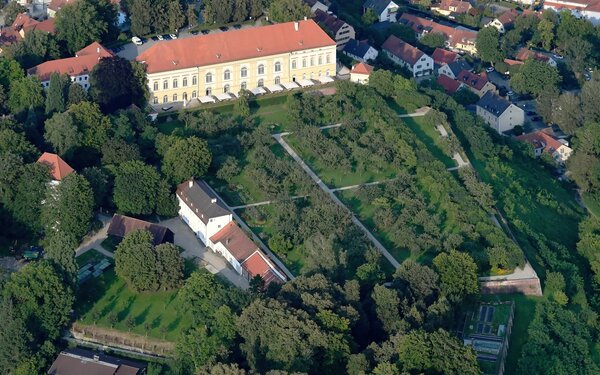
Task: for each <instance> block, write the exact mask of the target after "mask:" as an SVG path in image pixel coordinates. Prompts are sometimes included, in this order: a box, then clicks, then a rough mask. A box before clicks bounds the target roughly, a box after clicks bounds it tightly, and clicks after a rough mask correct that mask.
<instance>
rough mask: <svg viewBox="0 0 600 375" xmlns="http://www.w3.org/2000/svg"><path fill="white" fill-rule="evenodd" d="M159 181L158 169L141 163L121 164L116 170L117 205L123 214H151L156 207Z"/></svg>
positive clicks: (114, 193) (115, 196) (115, 190)
mask: <svg viewBox="0 0 600 375" xmlns="http://www.w3.org/2000/svg"><path fill="white" fill-rule="evenodd" d="M159 181H160V176H159V174H158V172H157V171H156V169H155V168H154V167H152V166H149V165H146V164H144V163H143V162H141V161H129V162H126V163H123V164H121V165H120V166H119V167H118V168H116V170H115V187H114V191H113V199H114V202H115V205H116V206H117V208H118V209H119V211H121V212H123V213H128V214H133V215H149V214H151V213H152V212H153V211H154V209H155V207H156V200H157V189H158V184H159Z"/></svg>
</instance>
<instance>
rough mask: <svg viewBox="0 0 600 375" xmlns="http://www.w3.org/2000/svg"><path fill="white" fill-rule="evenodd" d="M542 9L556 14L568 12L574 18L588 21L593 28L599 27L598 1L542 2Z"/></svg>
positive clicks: (599, 6)
mask: <svg viewBox="0 0 600 375" xmlns="http://www.w3.org/2000/svg"><path fill="white" fill-rule="evenodd" d="M544 9H552V10H554V11H556V12H560V11H563V10H568V11H570V12H571V13H572V14H573V15H574V16H575V17H578V18H585V19H587V20H589V21H590V22H591V23H592V24H593V25H594V26H596V25H600V0H549V1H544Z"/></svg>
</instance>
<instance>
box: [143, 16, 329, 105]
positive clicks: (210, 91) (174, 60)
mask: <svg viewBox="0 0 600 375" xmlns="http://www.w3.org/2000/svg"><path fill="white" fill-rule="evenodd" d="M137 60H138V61H139V62H141V63H143V64H145V66H146V74H147V77H148V85H149V87H150V93H151V96H150V98H151V99H150V102H151V103H152V104H160V103H170V102H178V101H183V102H187V101H189V100H192V99H195V98H199V97H202V96H206V95H216V94H221V93H232V94H234V95H235V94H237V93H239V91H240V90H243V89H244V90H252V89H254V88H256V87H263V86H270V85H278V84H285V83H288V82H296V81H300V80H308V79H318V78H319V77H325V76H334V75H335V73H336V42H335V41H334V40H332V39H331V38H330V37H329V36H328V35H327V33H325V31H323V30H322V29H321V28H320V27H319V26H318V25H317V24H316V23H315V22H314V21H313V20H304V21H298V22H287V23H280V24H275V25H268V26H261V27H256V28H250V29H244V30H234V31H227V32H221V33H212V34H208V35H200V36H196V37H191V38H186V39H177V40H171V41H162V42H159V43H156V44H155V45H153V46H152V47H150V48H149V49H147V50H146V51H144V52H143V53H142V54H140V55H139V56H138V58H137Z"/></svg>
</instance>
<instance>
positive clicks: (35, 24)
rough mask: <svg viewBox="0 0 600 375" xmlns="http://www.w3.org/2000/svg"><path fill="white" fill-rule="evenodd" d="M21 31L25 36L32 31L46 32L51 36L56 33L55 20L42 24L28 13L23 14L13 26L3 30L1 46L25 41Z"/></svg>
mask: <svg viewBox="0 0 600 375" xmlns="http://www.w3.org/2000/svg"><path fill="white" fill-rule="evenodd" d="M21 30H23V35H25V34H27V33H28V32H29V31H32V30H40V31H45V32H47V33H50V34H54V32H55V31H56V30H55V29H54V20H53V19H49V20H45V21H42V22H40V21H37V20H35V19H33V18H31V17H29V15H28V14H27V13H21V14H19V15H17V17H16V18H15V20H14V21H13V23H12V25H11V26H9V27H6V28H4V29H2V32H1V33H0V44H3V45H10V44H13V43H15V42H20V41H21V40H22V39H23V37H22V36H21V33H20V31H21Z"/></svg>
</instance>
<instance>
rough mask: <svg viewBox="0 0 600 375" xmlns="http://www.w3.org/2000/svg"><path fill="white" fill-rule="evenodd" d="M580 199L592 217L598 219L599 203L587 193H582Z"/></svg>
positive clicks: (599, 213) (599, 212) (599, 214)
mask: <svg viewBox="0 0 600 375" xmlns="http://www.w3.org/2000/svg"><path fill="white" fill-rule="evenodd" d="M581 199H582V200H583V203H585V206H586V207H587V209H588V210H589V211H590V213H591V214H592V215H594V216H596V217H600V201H598V200H597V199H595V198H594V197H593V196H592V195H590V194H587V193H583V194H582V195H581Z"/></svg>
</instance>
